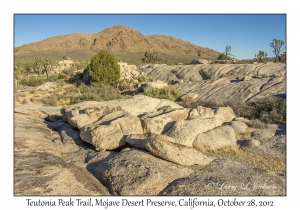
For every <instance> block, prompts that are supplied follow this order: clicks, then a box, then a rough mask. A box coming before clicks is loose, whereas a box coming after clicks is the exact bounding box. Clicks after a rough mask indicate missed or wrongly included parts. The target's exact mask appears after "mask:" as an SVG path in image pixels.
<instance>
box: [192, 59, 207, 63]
mask: <svg viewBox="0 0 300 210" xmlns="http://www.w3.org/2000/svg"><path fill="white" fill-rule="evenodd" d="M191 64H208V61H207V60H205V59H197V60H194V61H193V62H192V63H191Z"/></svg>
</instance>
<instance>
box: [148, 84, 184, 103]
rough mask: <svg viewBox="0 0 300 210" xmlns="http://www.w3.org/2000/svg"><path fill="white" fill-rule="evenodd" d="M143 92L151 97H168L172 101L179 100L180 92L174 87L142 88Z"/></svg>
mask: <svg viewBox="0 0 300 210" xmlns="http://www.w3.org/2000/svg"><path fill="white" fill-rule="evenodd" d="M144 94H145V95H146V96H149V97H153V98H161V99H168V100H172V101H176V100H179V98H180V96H181V93H180V92H179V91H178V90H177V89H176V88H162V89H159V88H149V87H146V88H144Z"/></svg>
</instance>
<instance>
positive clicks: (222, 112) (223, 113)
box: [215, 106, 236, 122]
mask: <svg viewBox="0 0 300 210" xmlns="http://www.w3.org/2000/svg"><path fill="white" fill-rule="evenodd" d="M215 117H216V118H218V119H220V120H222V121H223V122H230V121H232V120H233V119H234V118H236V116H235V113H234V111H233V110H232V109H231V108H230V107H229V106H228V107H219V108H217V110H216V112H215Z"/></svg>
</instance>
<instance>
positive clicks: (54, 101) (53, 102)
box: [42, 94, 58, 106]
mask: <svg viewBox="0 0 300 210" xmlns="http://www.w3.org/2000/svg"><path fill="white" fill-rule="evenodd" d="M42 102H43V104H45V105H48V106H57V105H58V97H57V95H56V94H51V95H50V96H47V97H45V98H43V99H42Z"/></svg>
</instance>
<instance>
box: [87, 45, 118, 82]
mask: <svg viewBox="0 0 300 210" xmlns="http://www.w3.org/2000/svg"><path fill="white" fill-rule="evenodd" d="M88 71H89V75H90V77H91V79H92V80H94V81H96V82H102V83H105V84H110V83H111V82H113V81H116V80H119V79H120V66H119V64H118V59H117V58H116V57H114V56H113V55H111V54H109V53H108V52H107V51H106V50H101V51H100V52H99V53H98V54H96V55H95V56H94V57H92V58H91V62H90V64H89V66H88Z"/></svg>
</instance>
